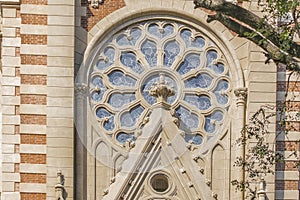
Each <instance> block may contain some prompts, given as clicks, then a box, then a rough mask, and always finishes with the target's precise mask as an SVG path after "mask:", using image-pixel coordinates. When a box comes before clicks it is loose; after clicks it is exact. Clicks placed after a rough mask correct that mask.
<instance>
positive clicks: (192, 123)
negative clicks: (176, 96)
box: [176, 106, 199, 129]
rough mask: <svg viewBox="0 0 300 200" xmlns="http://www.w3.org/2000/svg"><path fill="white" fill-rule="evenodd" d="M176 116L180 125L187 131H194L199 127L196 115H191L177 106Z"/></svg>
mask: <svg viewBox="0 0 300 200" xmlns="http://www.w3.org/2000/svg"><path fill="white" fill-rule="evenodd" d="M176 114H177V115H178V117H179V119H180V120H181V122H180V124H181V125H183V126H185V127H186V128H188V129H194V128H197V127H198V126H199V120H198V117H197V115H195V114H193V113H191V112H190V111H189V110H188V109H186V108H184V107H182V106H179V107H178V108H177V109H176Z"/></svg>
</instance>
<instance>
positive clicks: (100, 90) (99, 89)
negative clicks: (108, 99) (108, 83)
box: [91, 76, 107, 101]
mask: <svg viewBox="0 0 300 200" xmlns="http://www.w3.org/2000/svg"><path fill="white" fill-rule="evenodd" d="M92 83H93V85H94V86H95V89H94V92H93V93H92V95H91V97H92V99H93V100H94V101H100V100H101V99H102V97H103V95H104V93H105V92H106V90H107V88H106V87H105V85H104V84H103V80H102V78H101V77H99V76H96V77H94V78H93V80H92Z"/></svg>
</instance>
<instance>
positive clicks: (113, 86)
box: [89, 19, 232, 183]
mask: <svg viewBox="0 0 300 200" xmlns="http://www.w3.org/2000/svg"><path fill="white" fill-rule="evenodd" d="M215 41H217V40H216V39H214V38H213V39H211V38H209V37H208V36H207V34H205V33H203V32H202V31H200V30H199V29H197V28H195V27H192V26H191V25H188V24H187V23H186V24H185V23H183V22H177V21H175V20H171V19H159V20H158V19H153V20H147V21H141V22H139V23H135V24H132V25H129V26H127V27H125V28H123V29H121V30H120V31H118V32H116V33H114V34H112V35H111V36H110V37H109V36H108V37H107V38H106V39H104V40H102V42H101V43H100V44H99V45H98V47H97V48H96V49H95V51H94V54H93V55H92V57H91V58H90V60H91V62H90V73H89V87H90V105H91V107H92V110H93V113H94V114H95V117H96V118H97V120H98V122H99V124H98V125H99V127H100V129H101V131H102V132H103V133H105V134H107V135H108V136H109V138H111V139H112V140H114V142H116V143H118V144H120V145H121V146H122V144H123V143H124V142H125V141H128V140H133V141H134V140H135V139H136V138H134V137H135V136H133V134H132V133H133V132H134V131H135V130H137V129H140V128H141V127H142V126H143V118H144V117H145V116H147V115H148V114H149V113H150V112H151V107H152V105H154V104H155V103H157V101H158V100H157V98H156V97H155V95H153V92H152V91H151V88H152V87H153V86H155V85H156V84H158V82H160V79H161V77H162V79H163V80H162V82H163V83H166V84H168V87H169V88H171V89H172V91H173V93H172V96H168V98H167V99H166V101H167V103H168V104H170V106H171V109H172V110H174V111H175V114H176V115H177V117H178V118H179V123H180V129H182V130H184V131H185V133H186V135H185V136H184V139H185V141H186V142H187V143H193V144H194V145H199V146H200V145H204V144H205V143H206V142H207V141H208V140H210V139H211V138H213V137H219V136H220V134H221V133H222V132H223V126H224V124H225V119H226V114H227V112H228V109H229V105H230V101H231V88H232V84H231V77H230V71H229V66H228V62H227V60H226V58H225V56H224V53H223V52H222V50H221V49H220V48H219V47H218V45H217V44H216V43H215ZM120 132H121V134H120ZM124 138H125V139H124ZM165 180H166V179H165ZM161 181H163V179H162V180H161ZM166 183H167V182H166Z"/></svg>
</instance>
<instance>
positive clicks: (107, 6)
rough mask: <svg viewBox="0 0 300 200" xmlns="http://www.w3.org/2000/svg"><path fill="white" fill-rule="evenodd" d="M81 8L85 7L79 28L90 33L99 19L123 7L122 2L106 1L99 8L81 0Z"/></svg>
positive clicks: (122, 0)
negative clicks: (84, 13) (85, 10)
mask: <svg viewBox="0 0 300 200" xmlns="http://www.w3.org/2000/svg"><path fill="white" fill-rule="evenodd" d="M81 5H82V6H87V13H86V16H85V17H81V26H82V27H83V28H84V29H86V30H87V31H90V30H91V29H92V28H93V26H95V25H96V24H97V23H98V22H99V21H100V20H101V19H103V18H104V17H106V16H107V15H109V14H110V13H112V12H114V11H116V10H118V9H120V8H122V7H124V6H125V2H124V0H106V1H105V2H104V3H103V4H102V5H100V6H99V8H97V9H94V8H92V6H91V5H88V3H87V0H81Z"/></svg>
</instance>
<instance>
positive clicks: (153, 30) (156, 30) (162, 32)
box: [148, 24, 174, 39]
mask: <svg viewBox="0 0 300 200" xmlns="http://www.w3.org/2000/svg"><path fill="white" fill-rule="evenodd" d="M148 31H149V33H150V34H151V35H154V36H156V37H158V38H160V39H162V38H164V37H166V36H168V35H171V34H172V33H174V27H173V26H172V25H170V24H167V25H165V26H164V27H160V26H158V25H157V24H150V25H149V28H148Z"/></svg>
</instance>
